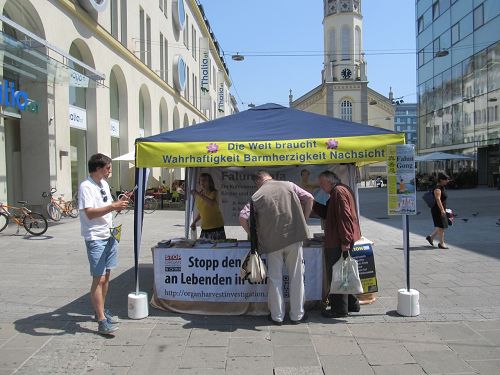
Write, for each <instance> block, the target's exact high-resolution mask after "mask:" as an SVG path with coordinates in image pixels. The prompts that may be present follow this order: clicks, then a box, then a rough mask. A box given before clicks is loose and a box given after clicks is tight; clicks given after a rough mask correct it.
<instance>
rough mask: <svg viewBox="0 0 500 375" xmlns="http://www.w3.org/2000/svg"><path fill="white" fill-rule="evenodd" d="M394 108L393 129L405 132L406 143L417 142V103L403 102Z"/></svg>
mask: <svg viewBox="0 0 500 375" xmlns="http://www.w3.org/2000/svg"><path fill="white" fill-rule="evenodd" d="M395 108H396V111H395V113H394V130H395V131H397V132H403V133H405V134H406V143H411V144H412V145H414V144H417V104H416V103H403V104H398V105H396V107H395Z"/></svg>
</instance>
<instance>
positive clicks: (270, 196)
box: [252, 180, 309, 253]
mask: <svg viewBox="0 0 500 375" xmlns="http://www.w3.org/2000/svg"><path fill="white" fill-rule="evenodd" d="M252 200H253V204H254V208H255V216H256V222H257V237H258V239H259V245H260V250H261V251H262V252H264V253H270V252H273V251H277V250H280V249H282V248H284V247H286V246H288V245H291V244H292V243H295V242H300V241H304V240H305V239H307V238H308V236H309V230H308V227H307V223H306V219H305V218H304V213H303V212H302V206H301V204H300V200H299V198H298V196H297V194H295V192H294V191H293V188H292V183H291V182H287V181H274V180H270V181H266V182H265V183H264V185H262V186H261V188H260V189H259V190H257V192H256V193H255V194H254V195H253V196H252Z"/></svg>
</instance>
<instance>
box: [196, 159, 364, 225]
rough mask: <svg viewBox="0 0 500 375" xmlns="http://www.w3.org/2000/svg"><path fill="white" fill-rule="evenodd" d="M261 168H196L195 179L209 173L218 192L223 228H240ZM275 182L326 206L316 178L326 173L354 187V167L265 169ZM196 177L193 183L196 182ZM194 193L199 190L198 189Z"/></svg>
mask: <svg viewBox="0 0 500 375" xmlns="http://www.w3.org/2000/svg"><path fill="white" fill-rule="evenodd" d="M261 169H264V168H199V169H196V171H197V173H196V174H197V175H198V176H199V174H200V173H208V174H210V175H211V176H212V178H213V180H214V183H215V188H216V189H217V191H218V192H219V194H218V195H219V207H220V209H221V212H222V216H223V217H224V224H225V225H239V218H238V217H239V213H240V210H241V209H242V208H243V207H244V206H245V205H246V204H247V203H248V202H249V201H250V197H251V196H252V195H253V194H254V193H255V191H256V190H257V188H256V186H255V183H254V181H253V179H252V178H253V175H254V174H255V172H257V171H258V170H261ZM265 170H266V171H268V172H269V173H270V174H271V175H272V176H273V178H274V179H275V180H281V181H291V182H293V183H295V184H297V185H298V186H300V187H301V188H302V189H304V190H307V191H308V192H310V193H311V194H312V195H313V196H314V199H315V200H316V201H317V202H319V203H322V204H325V203H326V201H327V200H328V198H329V196H328V194H327V193H325V192H324V191H323V190H322V189H320V187H319V185H318V176H319V174H320V173H321V172H323V171H325V170H330V171H332V172H335V173H336V174H337V175H338V176H339V178H340V179H341V180H342V182H343V183H345V184H346V185H349V186H351V187H353V186H355V181H356V173H357V171H356V167H355V166H354V165H353V164H342V165H340V164H335V165H301V166H292V167H290V166H286V167H270V168H265ZM197 180H198V179H197V177H195V181H197ZM196 189H200V187H199V186H198V185H197V186H196Z"/></svg>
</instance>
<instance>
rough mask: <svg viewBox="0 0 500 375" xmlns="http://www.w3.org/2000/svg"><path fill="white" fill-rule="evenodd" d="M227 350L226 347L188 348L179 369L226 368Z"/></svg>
mask: <svg viewBox="0 0 500 375" xmlns="http://www.w3.org/2000/svg"><path fill="white" fill-rule="evenodd" d="M226 355H227V348H225V347H210V348H203V347H197V346H193V347H187V348H186V350H185V352H184V354H183V356H182V360H181V363H180V365H179V368H185V369H190V368H201V369H206V368H212V369H213V368H221V369H223V368H225V367H226Z"/></svg>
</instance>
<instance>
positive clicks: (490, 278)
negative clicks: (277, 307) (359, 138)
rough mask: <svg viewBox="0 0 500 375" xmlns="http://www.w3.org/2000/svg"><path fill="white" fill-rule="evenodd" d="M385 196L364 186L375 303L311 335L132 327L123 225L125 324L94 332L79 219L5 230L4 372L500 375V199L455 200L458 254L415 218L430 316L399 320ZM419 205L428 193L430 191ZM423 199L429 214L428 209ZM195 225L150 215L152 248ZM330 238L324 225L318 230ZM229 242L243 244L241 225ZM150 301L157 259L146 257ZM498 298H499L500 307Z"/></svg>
mask: <svg viewBox="0 0 500 375" xmlns="http://www.w3.org/2000/svg"><path fill="white" fill-rule="evenodd" d="M385 194H386V191H385V189H361V190H360V202H361V213H362V218H361V222H362V223H361V226H362V230H363V234H364V235H365V236H366V237H367V238H369V239H371V240H373V241H375V247H374V251H375V256H376V266H377V276H378V282H379V288H380V291H379V292H378V293H377V300H376V302H375V303H373V304H371V305H365V306H363V307H362V309H361V312H360V313H356V314H352V315H351V316H350V317H348V318H346V319H340V320H327V319H325V318H322V317H321V315H320V314H319V312H317V311H312V312H311V313H310V319H309V321H308V323H307V324H301V325H297V326H292V325H284V326H282V327H275V326H269V325H268V323H267V321H266V319H265V317H249V316H235V317H221V316H200V315H188V314H183V315H179V314H174V313H168V312H164V311H159V310H155V309H153V308H150V316H149V317H148V318H146V319H143V320H140V321H133V320H129V319H128V318H127V294H128V293H129V291H131V290H133V289H134V272H133V249H132V245H133V235H132V230H131V229H130V228H132V221H133V216H132V215H131V214H128V215H126V216H123V225H124V228H125V229H124V233H123V236H122V242H121V253H120V266H119V268H118V269H117V270H116V271H115V272H114V277H113V280H112V282H111V287H110V292H109V295H108V299H109V301H110V305H111V306H113V307H114V310H115V311H116V312H117V313H118V315H119V317H120V318H121V324H120V330H119V331H118V332H117V334H116V336H115V337H114V338H105V337H102V336H100V335H97V334H96V332H95V331H96V323H95V322H93V321H92V313H91V308H90V305H89V296H88V289H89V285H90V277H89V275H88V264H87V259H86V254H85V247H84V244H83V241H82V239H81V237H80V233H79V221H78V219H76V220H75V219H63V220H61V222H60V224H59V223H58V224H52V225H51V227H50V228H49V230H48V231H47V233H46V234H47V236H46V237H41V238H37V237H25V236H24V231H23V230H22V231H21V233H20V234H19V235H16V228H15V227H13V226H11V227H9V228H7V229H6V230H5V231H4V232H2V233H0V275H1V281H0V375H2V374H12V373H16V374H83V373H91V374H148V375H153V374H156V373H158V374H160V373H161V374H208V375H211V374H246V375H248V374H280V375H281V374H283V375H285V374H348V373H349V374H456V373H460V374H473V373H481V374H495V375H498V374H500V298H498V296H500V225H497V224H496V222H497V221H500V191H498V190H493V189H486V188H478V189H473V190H456V191H454V190H452V191H450V192H449V206H450V207H451V208H453V209H455V211H456V212H458V215H459V216H458V218H457V219H456V222H455V224H454V226H453V227H452V228H450V229H449V230H448V231H447V233H446V235H447V243H448V245H449V246H450V249H449V250H439V249H437V248H431V247H430V246H429V245H428V244H427V242H426V240H425V235H426V234H427V233H428V232H430V230H431V229H432V221H431V217H430V213H429V210H428V209H427V208H425V205H424V204H423V202H422V201H421V199H420V198H419V208H420V209H421V210H422V212H421V213H420V214H419V215H417V216H414V217H412V218H411V221H410V229H411V235H410V245H411V248H412V253H411V269H412V274H411V280H412V288H415V289H417V290H419V291H420V306H421V315H420V316H418V317H413V318H409V317H400V316H398V315H397V314H396V313H395V309H396V307H397V306H396V305H397V290H398V289H399V288H403V287H404V286H405V281H404V280H405V276H404V267H403V252H402V233H401V229H400V228H401V218H400V217H388V216H387V213H386V212H387V210H386V207H385V205H386V201H387V200H386V195H385ZM419 196H421V193H420V194H419ZM420 202H422V204H420ZM183 225H184V215H183V213H182V212H178V211H157V212H155V213H154V214H152V215H145V232H144V236H143V243H144V245H143V249H149V248H150V247H151V246H152V245H154V244H155V243H156V242H158V241H159V240H161V239H166V238H170V237H178V236H181V235H182V234H183ZM313 231H315V232H317V231H319V228H313ZM228 234H229V236H232V237H233V236H236V237H240V238H243V232H242V231H241V230H240V229H239V228H228ZM140 278H141V290H146V291H150V290H151V288H152V282H153V271H152V258H151V254H150V252H149V251H147V250H143V252H142V254H141V274H140ZM495 296H496V297H495Z"/></svg>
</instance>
